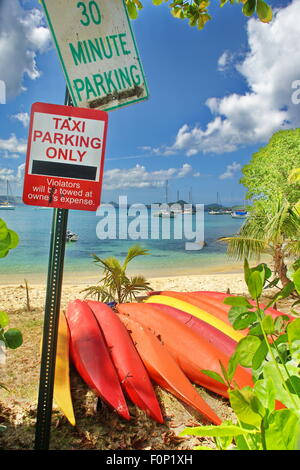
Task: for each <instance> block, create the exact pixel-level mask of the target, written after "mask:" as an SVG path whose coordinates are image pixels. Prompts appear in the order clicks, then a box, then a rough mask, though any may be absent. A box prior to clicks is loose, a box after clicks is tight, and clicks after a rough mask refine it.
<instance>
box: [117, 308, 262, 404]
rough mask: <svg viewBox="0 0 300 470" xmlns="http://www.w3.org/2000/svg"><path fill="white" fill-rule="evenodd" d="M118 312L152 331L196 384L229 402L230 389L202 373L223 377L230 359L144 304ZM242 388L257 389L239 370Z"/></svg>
mask: <svg viewBox="0 0 300 470" xmlns="http://www.w3.org/2000/svg"><path fill="white" fill-rule="evenodd" d="M117 308H118V311H119V312H120V313H122V314H124V315H128V316H129V317H130V318H132V319H133V320H135V321H137V322H138V323H140V324H142V325H143V326H144V327H146V328H149V329H150V330H151V331H152V332H153V333H154V334H155V336H157V337H159V338H160V340H161V341H162V342H163V344H164V345H165V346H166V348H167V349H168V350H169V352H170V353H171V355H172V356H173V357H174V359H175V360H176V362H177V364H178V365H179V366H180V367H181V369H182V370H183V372H184V373H185V374H186V375H187V376H188V377H189V378H190V379H191V380H192V381H193V382H195V383H197V384H199V385H201V386H203V387H205V388H207V389H209V390H211V391H213V392H215V393H218V394H219V395H222V396H224V397H226V398H228V392H227V386H226V385H225V384H222V383H220V382H218V381H216V380H215V379H213V378H211V377H208V376H207V375H205V374H203V373H202V372H201V371H200V369H204V370H210V371H214V372H217V373H219V374H220V375H222V369H221V366H220V361H221V362H222V364H223V365H224V366H225V367H226V368H227V366H228V361H229V355H227V354H225V353H224V352H222V351H221V350H220V349H219V348H217V347H216V346H214V345H212V344H211V343H209V342H208V341H207V340H205V339H204V338H202V337H201V336H199V335H198V333H196V332H195V331H193V330H191V329H190V328H188V327H187V326H186V325H184V324H183V323H181V322H180V321H179V320H177V319H176V318H172V317H171V316H166V314H165V313H163V312H162V311H160V310H159V309H157V308H156V307H153V306H152V305H149V304H146V303H143V304H137V303H132V304H120V305H118V306H117ZM234 380H235V381H236V383H237V385H238V386H239V387H240V388H242V387H245V386H246V385H249V386H253V381H252V377H251V374H250V373H249V372H248V371H246V370H245V369H244V368H242V367H240V366H238V367H237V369H236V373H235V376H234Z"/></svg>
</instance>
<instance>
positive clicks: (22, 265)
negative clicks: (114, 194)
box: [0, 206, 243, 282]
mask: <svg viewBox="0 0 300 470" xmlns="http://www.w3.org/2000/svg"><path fill="white" fill-rule="evenodd" d="M0 217H1V218H2V219H4V220H5V222H6V223H7V225H8V226H9V228H11V229H13V230H15V231H16V232H17V233H18V234H19V237H20V244H19V246H18V247H17V248H16V249H14V250H12V251H11V252H10V253H9V255H8V256H7V257H6V258H4V259H2V260H0V276H1V278H2V280H3V279H5V277H6V276H8V277H9V278H12V277H13V278H15V279H16V280H18V282H19V280H22V279H24V277H26V278H27V277H28V278H29V279H30V275H33V274H34V275H41V278H42V277H44V276H45V275H46V272H47V267H48V255H49V243H50V231H51V223H52V209H49V210H41V209H39V208H36V207H31V206H18V207H17V208H16V209H15V210H14V211H7V212H4V211H3V212H0ZM193 218H194V219H195V215H193ZM129 220H130V219H129ZM99 221H100V217H99V216H97V215H96V213H94V212H84V211H70V212H69V222H68V228H69V229H70V230H72V231H74V232H76V233H77V234H78V235H79V237H80V238H79V240H78V241H77V242H76V243H72V244H71V243H68V244H67V246H66V258H65V274H66V275H69V276H71V275H79V276H80V274H81V273H82V274H83V273H85V274H87V273H90V275H91V276H95V275H98V273H100V271H99V268H98V267H97V266H96V265H95V264H94V263H93V260H92V256H91V255H92V254H93V253H96V254H97V255H98V256H100V257H107V256H116V257H118V258H120V259H123V258H124V256H125V255H126V252H127V249H128V248H129V247H130V246H132V245H133V244H135V243H139V244H140V245H142V246H143V247H145V248H147V249H149V250H150V251H149V255H147V256H143V257H140V258H137V259H136V260H134V261H133V262H132V263H131V272H132V273H138V272H139V273H143V274H145V275H156V276H160V275H161V276H164V275H177V274H178V275H179V274H186V273H190V272H193V273H199V274H201V270H204V271H206V272H207V271H209V270H213V269H214V268H216V269H217V267H220V266H223V267H226V266H231V265H232V261H230V260H228V258H227V255H226V246H224V245H223V244H221V243H218V242H217V239H218V238H219V237H221V236H228V235H232V234H234V233H236V232H237V231H238V230H239V228H240V227H241V224H242V223H243V220H241V219H233V218H232V217H230V215H223V216H212V215H208V214H207V213H205V216H204V234H205V235H204V236H205V242H206V244H207V246H205V247H204V248H203V249H202V250H198V251H186V250H185V240H176V239H174V237H171V239H169V240H162V239H158V240H150V239H148V240H120V239H116V240H99V239H98V237H97V234H96V227H97V224H98V222H99ZM172 224H174V219H171V234H172Z"/></svg>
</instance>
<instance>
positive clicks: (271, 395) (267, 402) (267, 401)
mask: <svg viewBox="0 0 300 470" xmlns="http://www.w3.org/2000/svg"><path fill="white" fill-rule="evenodd" d="M254 391H255V394H256V396H257V398H258V399H259V400H260V402H261V403H262V405H263V406H264V408H266V409H267V410H269V412H272V411H273V410H274V408H275V388H274V383H273V380H272V379H271V377H267V378H266V379H261V380H257V381H256V382H255V384H254Z"/></svg>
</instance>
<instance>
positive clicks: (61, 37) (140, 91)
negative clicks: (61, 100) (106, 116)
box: [42, 0, 148, 111]
mask: <svg viewBox="0 0 300 470" xmlns="http://www.w3.org/2000/svg"><path fill="white" fill-rule="evenodd" d="M42 4H43V7H44V10H45V13H46V16H47V20H48V23H49V27H50V29H51V32H52V36H53V39H54V42H55V45H56V48H57V51H58V54H59V57H60V60H61V63H62V67H63V70H64V74H65V78H66V82H67V85H68V88H69V92H70V95H71V97H72V101H73V105H74V106H78V107H85V108H94V109H101V110H105V111H110V110H113V109H117V108H120V107H121V106H125V105H129V104H132V103H136V102H139V101H141V100H145V99H147V98H148V89H147V85H146V80H145V77H144V73H143V69H142V65H141V63H140V59H139V56H138V52H137V47H136V43H135V40H134V36H133V32H132V29H131V24H130V20H129V17H128V13H127V9H126V5H125V3H124V0H82V1H78V0H42Z"/></svg>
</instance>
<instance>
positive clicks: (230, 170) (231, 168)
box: [219, 162, 242, 180]
mask: <svg viewBox="0 0 300 470" xmlns="http://www.w3.org/2000/svg"><path fill="white" fill-rule="evenodd" d="M241 168H242V165H241V164H240V163H237V162H233V163H231V164H230V165H227V167H226V171H225V172H224V173H223V174H222V175H220V176H219V179H220V180H225V179H231V178H233V177H234V176H235V174H236V173H237V172H238V171H240V169H241Z"/></svg>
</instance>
